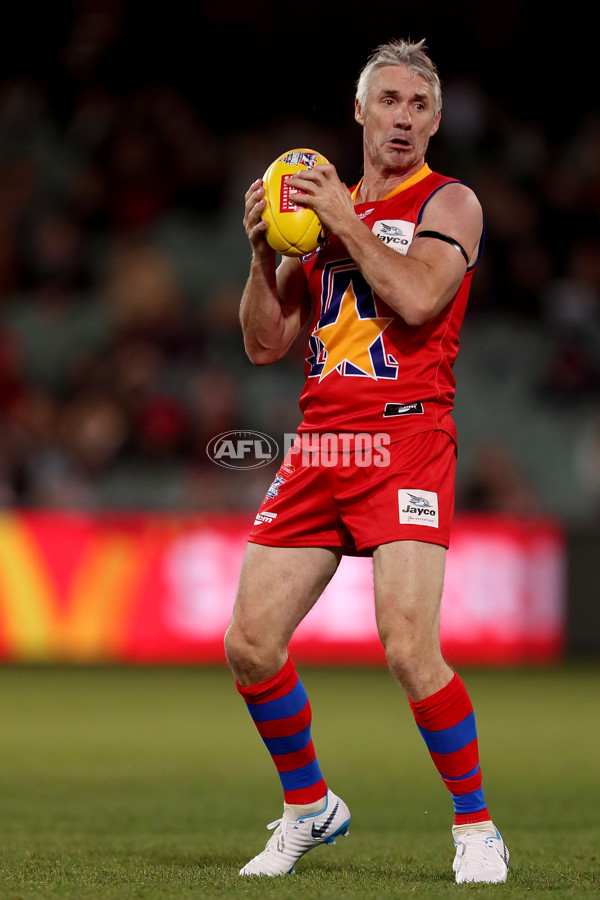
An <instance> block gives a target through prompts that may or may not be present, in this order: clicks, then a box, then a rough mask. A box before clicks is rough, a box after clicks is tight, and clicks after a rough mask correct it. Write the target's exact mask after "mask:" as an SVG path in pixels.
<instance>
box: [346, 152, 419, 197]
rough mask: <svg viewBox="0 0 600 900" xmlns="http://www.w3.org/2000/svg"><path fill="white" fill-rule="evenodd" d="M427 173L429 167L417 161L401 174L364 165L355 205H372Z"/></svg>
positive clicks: (396, 171)
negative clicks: (363, 173)
mask: <svg viewBox="0 0 600 900" xmlns="http://www.w3.org/2000/svg"><path fill="white" fill-rule="evenodd" d="M429 171H430V170H429V167H428V166H427V165H426V163H425V162H424V161H423V160H419V161H418V162H417V163H415V165H414V166H411V167H410V168H408V169H404V170H402V171H401V172H399V171H398V170H394V171H390V170H388V171H385V170H384V171H381V170H377V169H374V168H371V167H367V165H365V175H364V177H363V178H362V180H361V182H360V184H359V186H358V190H357V192H356V195H355V203H372V202H373V201H375V200H383V199H385V198H386V197H387V196H388V195H389V194H392V193H394V192H395V191H396V190H397V189H398V188H402V185H405V184H406V183H407V182H410V183H411V184H412V183H414V182H415V181H420V180H421V178H422V177H425V175H426V174H428V172H429ZM407 186H408V185H407Z"/></svg>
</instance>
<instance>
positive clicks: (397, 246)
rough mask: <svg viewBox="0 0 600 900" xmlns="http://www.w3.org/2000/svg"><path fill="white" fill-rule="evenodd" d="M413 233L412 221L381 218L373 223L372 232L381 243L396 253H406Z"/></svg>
mask: <svg viewBox="0 0 600 900" xmlns="http://www.w3.org/2000/svg"><path fill="white" fill-rule="evenodd" d="M414 233H415V225H414V222H405V221H404V219H381V220H380V221H379V222H375V224H374V225H373V234H374V235H375V237H378V238H379V240H380V241H381V242H382V244H385V245H386V247H391V248H392V250H396V252H397V253H402V254H403V255H404V254H405V253H406V251H407V250H408V248H409V247H410V244H411V241H412V239H413V234H414Z"/></svg>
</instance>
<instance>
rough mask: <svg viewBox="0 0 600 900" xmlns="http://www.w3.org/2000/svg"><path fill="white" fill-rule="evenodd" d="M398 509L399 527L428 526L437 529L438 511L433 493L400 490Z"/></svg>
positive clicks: (435, 495)
mask: <svg viewBox="0 0 600 900" xmlns="http://www.w3.org/2000/svg"><path fill="white" fill-rule="evenodd" d="M398 507H399V510H400V524H401V525H429V527H430V528H437V526H438V520H439V511H438V495H437V494H436V493H435V491H421V490H418V489H415V490H408V488H400V490H399V491H398Z"/></svg>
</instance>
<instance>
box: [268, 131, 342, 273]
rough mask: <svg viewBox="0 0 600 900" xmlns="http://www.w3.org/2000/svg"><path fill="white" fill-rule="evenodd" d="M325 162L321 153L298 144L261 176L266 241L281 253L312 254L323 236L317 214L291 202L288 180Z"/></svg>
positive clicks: (284, 254)
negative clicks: (296, 147)
mask: <svg viewBox="0 0 600 900" xmlns="http://www.w3.org/2000/svg"><path fill="white" fill-rule="evenodd" d="M326 162H328V160H326V159H325V157H324V156H323V155H322V154H321V153H317V151H316V150H309V149H308V148H305V147H301V148H300V149H296V150H288V152H287V153H284V154H283V155H282V156H280V157H279V158H278V159H276V160H275V162H273V163H271V165H270V166H269V168H268V169H267V171H266V172H265V174H264V176H263V186H264V189H265V199H266V201H267V206H266V208H265V211H264V212H263V214H262V218H263V219H264V220H265V221H266V222H268V223H269V227H268V229H267V233H266V238H267V243H268V244H269V246H270V247H272V248H273V250H277V252H278V253H281V254H282V255H283V256H304V255H305V254H306V253H312V251H313V250H316V248H317V247H318V245H319V239H321V240H322V239H323V236H322V226H321V222H320V220H319V217H318V216H317V214H316V213H314V212H313V211H312V209H306V208H305V207H304V206H299V205H298V204H297V203H294V201H293V199H291V198H290V187H289V185H288V184H287V181H288V178H289V177H290V175H294V174H295V173H296V172H300V171H302V170H305V169H312V168H314V166H316V165H319V164H323V163H326ZM292 197H293V195H292Z"/></svg>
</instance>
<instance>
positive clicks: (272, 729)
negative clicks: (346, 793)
mask: <svg viewBox="0 0 600 900" xmlns="http://www.w3.org/2000/svg"><path fill="white" fill-rule="evenodd" d="M236 687H237V689H238V691H239V692H240V694H241V695H242V697H243V698H244V700H245V701H246V706H247V707H248V712H249V713H250V715H251V716H252V719H253V721H254V724H255V725H256V727H257V729H258V733H259V734H260V736H261V737H262V739H263V741H264V742H265V745H266V747H267V750H268V751H269V753H270V754H271V756H272V758H273V762H274V763H275V766H276V768H277V772H278V773H279V778H280V779H281V785H282V787H283V798H284V801H285V803H290V804H296V805H305V804H309V803H315V802H316V801H317V800H320V799H321V798H322V797H324V796H325V795H326V793H327V785H326V784H325V781H324V780H323V776H322V774H321V770H320V768H319V763H318V762H317V758H316V754H315V748H314V746H313V742H312V738H311V723H312V712H311V708H310V702H309V700H308V696H307V694H306V691H305V690H304V687H303V685H302V682H301V681H300V679H299V677H298V673H297V672H296V669H295V666H294V663H293V662H292V660H291V659H290V658H289V657H288V659H287V662H286V663H285V665H284V666H283V668H282V669H281V670H280V671H279V672H277V674H275V675H273V676H272V677H271V678H268V679H267V680H266V681H261V682H260V683H259V684H253V685H250V686H249V687H244V686H243V685H240V684H239V683H238V682H237V681H236Z"/></svg>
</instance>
